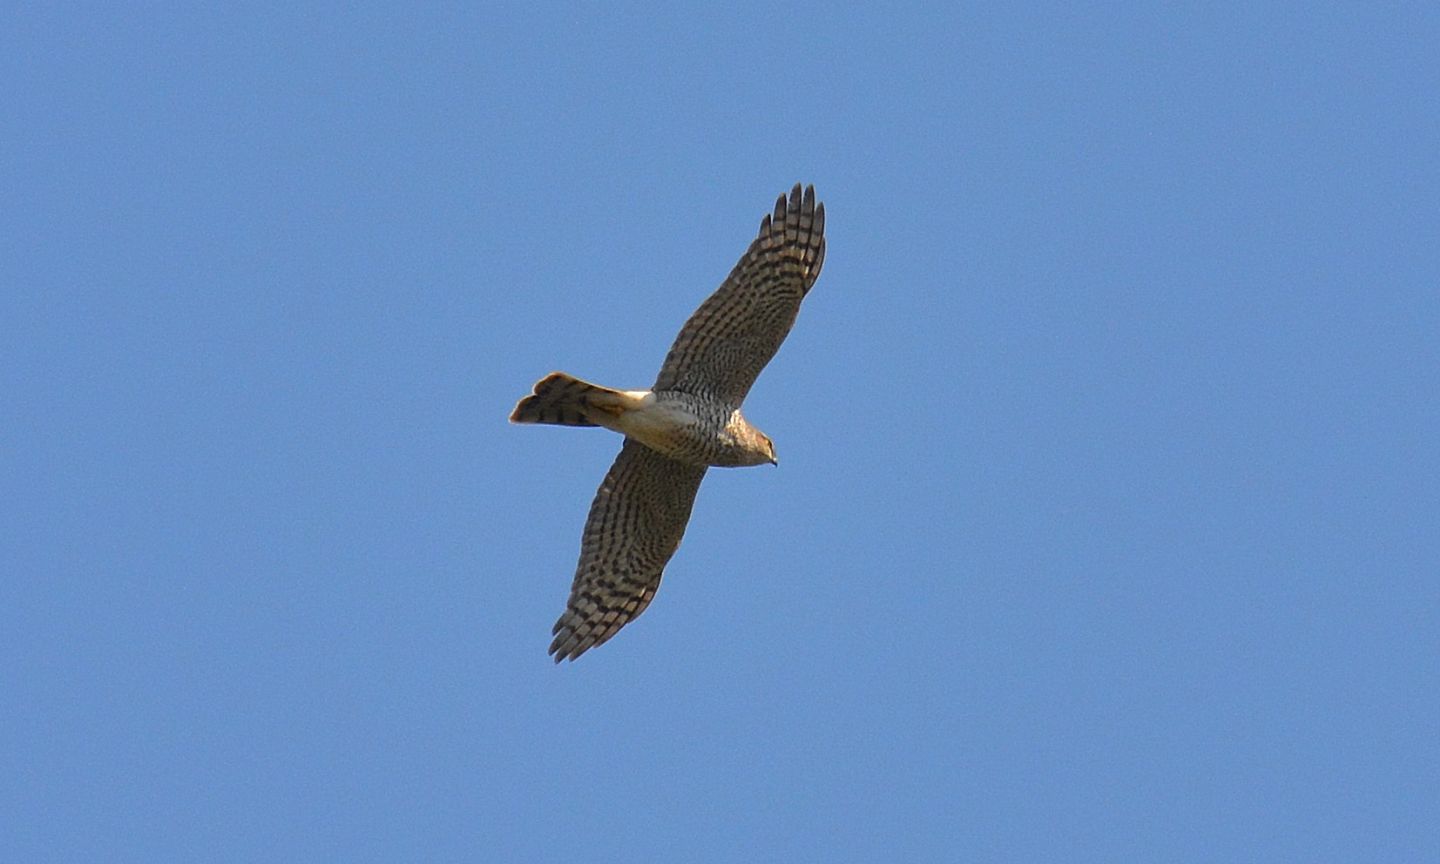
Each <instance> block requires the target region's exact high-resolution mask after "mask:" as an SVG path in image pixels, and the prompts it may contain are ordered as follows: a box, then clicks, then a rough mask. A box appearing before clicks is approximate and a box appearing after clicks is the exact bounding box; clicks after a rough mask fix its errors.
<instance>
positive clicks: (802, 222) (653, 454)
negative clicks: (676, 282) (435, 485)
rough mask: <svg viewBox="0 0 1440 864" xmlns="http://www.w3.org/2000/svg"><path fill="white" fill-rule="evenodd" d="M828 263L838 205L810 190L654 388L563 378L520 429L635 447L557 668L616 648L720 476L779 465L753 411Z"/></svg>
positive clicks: (789, 203) (598, 526)
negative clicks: (568, 432)
mask: <svg viewBox="0 0 1440 864" xmlns="http://www.w3.org/2000/svg"><path fill="white" fill-rule="evenodd" d="M824 261H825V207H824V205H822V204H819V203H817V202H816V200H815V190H814V188H813V187H805V188H804V189H803V190H802V188H801V186H800V185H799V184H798V183H797V184H796V185H795V187H794V188H793V189H791V190H790V195H789V197H788V199H787V197H786V196H784V195H781V196H780V198H779V200H778V201H776V202H775V210H774V212H773V213H771V214H769V215H767V216H765V218H764V219H762V220H761V222H760V232H759V236H757V237H756V238H755V240H754V241H753V242H751V244H750V248H749V249H747V250H746V251H745V254H744V255H743V256H741V258H740V261H739V263H737V264H736V265H735V268H734V269H733V270H731V271H730V275H729V276H728V277H727V278H726V279H725V281H724V282H723V283H721V285H720V287H719V288H718V289H716V291H715V293H713V294H711V295H710V297H709V298H708V299H706V300H705V302H704V303H702V304H700V308H699V309H697V310H696V311H695V313H694V314H693V315H691V316H690V319H689V320H688V321H686V322H685V326H684V327H682V328H681V330H680V334H679V335H678V336H677V337H676V339H675V343H674V344H673V345H672V346H671V348H670V352H669V353H668V354H667V355H666V357H665V362H664V364H663V365H662V366H661V368H660V374H659V376H658V377H657V378H656V380H655V386H654V387H652V388H651V389H650V390H639V391H633V390H632V391H626V390H612V389H610V388H608V387H601V386H599V385H596V384H591V383H589V382H586V381H581V380H580V379H578V378H575V377H573V376H571V375H567V374H565V373H563V372H555V373H552V374H550V375H547V376H546V377H545V378H542V379H541V380H540V381H539V382H537V383H536V385H535V387H534V392H533V393H532V394H531V395H529V396H526V397H525V398H524V399H521V400H520V402H519V404H517V405H516V406H515V410H514V412H513V413H512V414H511V415H510V419H511V420H512V421H514V422H516V423H550V424H557V425H564V426H604V427H606V428H609V429H613V430H615V431H618V432H620V433H622V434H624V435H625V436H626V438H625V444H624V446H622V447H621V448H620V455H619V456H618V457H616V459H615V463H614V464H613V465H612V466H611V467H610V471H609V473H607V474H606V475H605V480H604V482H603V483H601V484H600V489H599V491H598V492H596V494H595V500H594V502H593V503H592V504H591V505H590V515H589V517H588V518H587V519H586V521H585V531H584V534H583V535H582V537H581V541H580V562H579V565H578V566H577V567H576V571H575V579H574V582H573V583H572V585H571V589H570V599H569V601H568V602H567V603H566V607H565V612H564V614H562V615H561V616H560V619H559V620H558V621H556V622H555V627H554V631H553V632H554V637H555V638H554V641H552V642H551V643H550V653H551V654H552V655H553V656H554V658H555V662H557V663H558V662H560V661H561V660H565V659H570V660H573V659H575V658H576V657H579V656H580V655H581V654H583V653H585V651H587V650H589V649H590V648H593V647H594V646H596V645H599V644H601V643H603V642H604V641H606V640H607V639H609V638H610V637H611V636H614V635H615V633H616V632H618V631H619V630H620V628H621V627H623V626H625V624H626V623H627V622H629V621H631V620H633V619H634V618H635V616H637V615H639V614H640V613H641V612H643V611H644V610H645V607H646V606H648V605H649V604H650V601H651V599H653V598H654V596H655V591H656V589H657V588H659V586H660V577H661V575H662V573H663V572H664V569H665V565H666V564H667V563H668V562H669V561H670V557H671V556H672V555H674V554H675V550H676V549H677V548H678V547H679V545H680V539H681V537H683V536H684V533H685V526H686V523H687V522H689V520H690V510H691V507H692V506H693V505H694V503H695V493H696V492H697V491H698V490H699V488H700V481H701V480H702V479H704V477H705V471H706V470H707V468H708V467H709V466H711V465H722V466H740V465H758V464H763V463H766V462H769V463H772V464H774V463H775V462H776V459H775V448H774V445H773V444H772V443H771V442H770V439H769V438H768V437H766V436H765V434H764V433H763V432H761V431H760V430H759V429H756V428H755V427H754V426H751V425H750V423H749V422H748V421H746V420H745V418H744V416H742V415H741V413H740V404H741V402H743V401H744V399H745V395H746V394H747V393H748V392H749V391H750V387H751V386H752V385H753V384H754V383H755V379H756V377H758V376H759V374H760V371H761V370H762V369H764V368H765V364H766V363H768V362H770V358H771V357H773V356H774V355H775V352H776V351H777V350H778V349H779V347H780V344H781V343H782V342H783V341H784V340H785V336H786V335H787V334H788V333H789V332H790V328H791V326H792V325H793V324H794V323H795V316H796V315H797V314H798V313H799V311H800V302H801V300H803V299H804V298H805V295H806V294H807V293H808V292H809V291H810V288H811V287H812V286H813V285H814V284H815V280H816V278H817V277H818V276H819V275H820V268H821V266H822V265H823V263H824Z"/></svg>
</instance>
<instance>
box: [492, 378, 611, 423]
mask: <svg viewBox="0 0 1440 864" xmlns="http://www.w3.org/2000/svg"><path fill="white" fill-rule="evenodd" d="M634 401H635V396H632V395H631V394H629V393H626V392H624V391H621V390H611V389H610V388H609V387H601V386H599V385H598V384H591V383H590V382H589V381H581V380H580V379H579V378H576V377H575V376H574V375H567V374H565V373H564V372H551V373H550V374H549V375H546V376H545V377H544V378H541V379H540V380H539V381H537V382H535V392H534V393H532V394H531V395H529V396H526V397H525V398H524V399H521V400H520V401H519V402H518V403H516V405H515V410H514V411H512V412H510V422H511V423H550V424H553V425H556V426H599V425H601V424H600V423H597V422H596V421H595V420H594V419H592V418H593V417H594V416H595V415H596V413H597V412H598V413H602V414H607V415H610V416H616V415H619V414H620V413H621V412H623V411H624V410H626V409H627V408H629V407H631V406H632V403H633V402H634Z"/></svg>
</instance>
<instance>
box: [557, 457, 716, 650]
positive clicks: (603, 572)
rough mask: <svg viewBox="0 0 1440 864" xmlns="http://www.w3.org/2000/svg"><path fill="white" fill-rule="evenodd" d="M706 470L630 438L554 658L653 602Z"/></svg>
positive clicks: (596, 639) (594, 523) (586, 547)
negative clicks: (665, 454) (663, 454)
mask: <svg viewBox="0 0 1440 864" xmlns="http://www.w3.org/2000/svg"><path fill="white" fill-rule="evenodd" d="M704 477H705V466H703V465H687V464H686V463H684V462H676V461H675V460H674V459H670V458H667V457H665V456H662V455H660V454H659V453H656V452H655V451H654V450H651V449H650V448H649V447H646V446H645V445H643V444H639V443H637V442H635V441H632V440H631V439H629V438H626V439H625V446H623V447H621V448H620V455H619V456H617V457H615V464H614V465H611V466H610V472H609V473H608V474H606V475H605V480H604V482H602V483H601V484H600V491H598V492H596V493H595V501H594V503H592V504H591V505H590V516H589V517H588V518H587V519H586V520H585V534H584V536H583V537H582V538H581V540H580V564H579V565H578V566H577V567H576V568H575V582H574V584H572V585H571V587H570V600H569V602H568V603H566V604H565V614H563V615H561V616H560V620H559V621H556V622H555V629H554V631H553V632H554V634H555V641H553V642H551V643H550V653H551V654H553V655H554V656H555V662H556V663H559V662H560V661H561V660H564V659H566V658H569V659H571V660H574V659H575V658H576V657H579V656H580V655H581V654H584V653H585V652H586V651H587V650H589V649H590V648H593V647H595V646H596V645H599V644H600V643H602V642H604V641H605V640H606V639H609V638H610V637H611V636H614V635H615V633H616V632H617V631H619V629H620V628H621V627H624V626H625V624H626V622H628V621H629V620H630V619H632V618H634V617H635V616H637V615H639V614H640V613H641V612H644V611H645V607H646V606H648V605H650V600H651V599H652V598H654V596H655V589H657V588H659V587H660V574H661V573H662V572H663V571H664V569H665V564H666V563H667V562H668V561H669V560H670V556H671V555H674V554H675V550H676V549H677V548H678V547H679V546H680V538H681V537H683V536H684V534H685V524H686V523H687V522H689V521H690V508H691V507H692V506H693V505H694V504H695V492H696V491H697V490H699V488H700V481H701V480H702V479H704Z"/></svg>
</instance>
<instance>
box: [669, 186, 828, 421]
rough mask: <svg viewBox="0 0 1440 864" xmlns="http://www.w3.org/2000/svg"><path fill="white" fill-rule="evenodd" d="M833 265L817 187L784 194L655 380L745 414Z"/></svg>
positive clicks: (682, 334)
mask: <svg viewBox="0 0 1440 864" xmlns="http://www.w3.org/2000/svg"><path fill="white" fill-rule="evenodd" d="M824 261H825V205H824V204H816V203H815V187H813V186H807V187H805V190H804V192H803V194H802V192H801V190H800V184H799V183H796V184H795V188H794V189H791V190H790V199H789V201H786V199H785V196H784V195H781V196H780V200H778V201H776V202H775V213H774V214H773V215H770V216H766V217H765V218H764V219H763V220H761V222H760V236H758V237H756V238H755V241H754V242H752V243H751V244H750V248H749V249H747V250H746V251H745V254H744V255H743V256H742V257H741V258H740V263H738V264H736V265H735V269H734V270H731V271H730V275H729V276H728V277H726V279H725V282H724V283H723V284H721V286H720V287H719V288H718V289H716V291H715V293H714V294H711V295H710V297H709V298H708V299H707V300H706V301H705V302H704V303H702V304H700V308H699V309H697V310H695V314H693V315H691V316H690V320H689V321H686V322H685V326H684V327H683V328H681V330H680V335H679V336H677V337H676V338H675V344H674V345H672V346H671V347H670V353H669V354H668V355H667V356H666V357H665V365H663V366H662V367H660V376H659V377H658V378H657V379H655V388H654V389H656V390H680V391H683V392H686V393H693V394H695V395H697V396H707V397H710V398H713V399H718V400H720V401H723V402H725V403H726V404H729V405H733V406H735V407H739V405H740V403H741V402H742V401H744V399H745V394H746V393H748V392H750V387H751V385H753V384H754V383H755V379H756V378H757V377H759V375H760V370H761V369H764V368H765V364H766V363H769V362H770V358H771V357H774V356H775V352H776V351H777V350H779V348H780V343H781V342H784V341H785V336H786V334H788V333H789V332H790V327H791V326H792V325H794V323H795V316H796V314H798V313H799V311H800V301H801V300H803V299H804V298H805V294H806V292H808V291H809V290H810V286H812V285H814V284H815V279H816V277H818V276H819V275H820V266H821V264H823V263H824Z"/></svg>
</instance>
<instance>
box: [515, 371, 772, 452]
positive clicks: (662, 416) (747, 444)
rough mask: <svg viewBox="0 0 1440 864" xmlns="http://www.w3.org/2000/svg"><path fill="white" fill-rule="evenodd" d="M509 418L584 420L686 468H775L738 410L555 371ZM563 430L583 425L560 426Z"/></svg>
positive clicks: (761, 437)
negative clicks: (553, 414) (555, 414)
mask: <svg viewBox="0 0 1440 864" xmlns="http://www.w3.org/2000/svg"><path fill="white" fill-rule="evenodd" d="M535 391H536V393H535V395H532V396H527V397H525V398H524V399H523V400H521V402H520V404H519V405H518V406H516V408H515V414H514V416H512V417H511V419H512V420H514V421H515V422H517V423H544V422H554V421H545V420H541V419H532V418H538V417H541V416H544V414H545V413H546V412H549V411H563V412H566V413H569V414H572V415H577V416H579V417H582V418H583V419H584V420H585V421H586V422H585V423H584V424H583V425H587V426H604V427H605V428H606V429H611V430H614V431H616V432H619V433H620V434H621V435H624V436H625V437H627V438H633V439H635V440H636V441H639V442H640V443H641V444H644V445H645V446H646V447H649V448H650V449H651V450H654V451H655V452H657V453H660V454H662V455H664V456H668V457H670V458H671V459H674V460H676V461H678V462H684V463H686V464H687V465H702V466H714V467H717V468H740V467H745V466H749V465H764V464H766V463H767V462H768V463H771V464H774V463H775V461H776V460H775V449H774V447H773V445H771V443H770V439H769V438H768V437H766V435H765V433H763V432H761V431H760V430H759V429H756V428H755V427H754V426H751V425H750V422H749V421H748V420H746V419H745V416H744V415H743V414H741V413H740V409H739V408H731V407H729V406H728V405H724V404H722V403H719V402H716V401H715V400H713V399H707V398H705V397H703V396H696V395H694V394H692V393H685V392H683V391H680V390H660V391H655V390H611V389H609V388H608V387H600V386H598V385H596V384H591V383H590V382H588V381H581V380H580V379H578V378H575V377H573V376H571V375H567V374H565V373H564V372H552V373H550V374H549V375H547V376H546V377H545V378H543V379H541V380H540V382H539V383H537V384H536V385H535ZM560 425H571V426H575V425H581V424H579V423H561V424H560Z"/></svg>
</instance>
